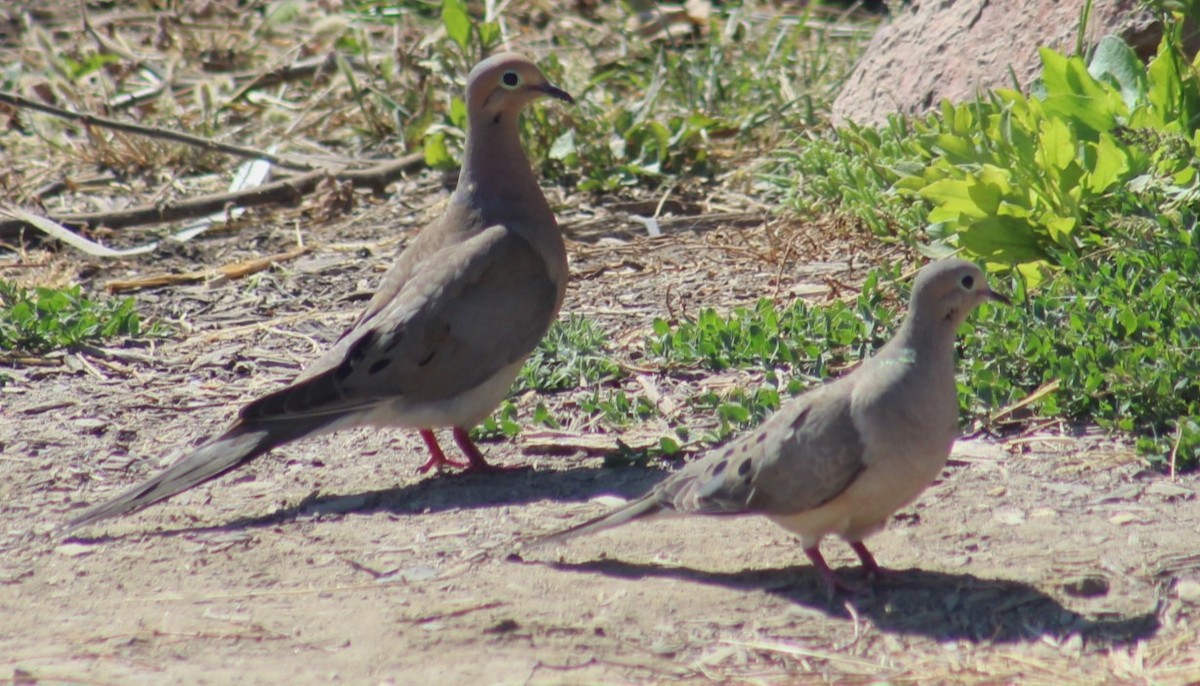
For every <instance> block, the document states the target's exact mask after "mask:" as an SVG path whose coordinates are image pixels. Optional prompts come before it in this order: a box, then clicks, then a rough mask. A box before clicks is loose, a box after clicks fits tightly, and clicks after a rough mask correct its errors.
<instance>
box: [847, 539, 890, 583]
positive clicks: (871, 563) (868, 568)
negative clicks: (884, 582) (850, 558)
mask: <svg viewBox="0 0 1200 686" xmlns="http://www.w3.org/2000/svg"><path fill="white" fill-rule="evenodd" d="M850 547H851V548H852V549H854V552H855V553H856V554H858V559H859V560H862V567H863V571H864V572H866V573H867V578H868V579H872V580H874V579H883V578H888V577H892V578H895V575H896V572H894V571H891V570H887V569H884V568H883V567H880V566H879V563H878V562H876V561H875V556H874V555H872V554H871V551H869V550H867V546H866V545H865V544H864V543H863V542H862V541H855V542H854V543H851V544H850Z"/></svg>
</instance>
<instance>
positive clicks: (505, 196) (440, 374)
mask: <svg viewBox="0 0 1200 686" xmlns="http://www.w3.org/2000/svg"><path fill="white" fill-rule="evenodd" d="M544 96H550V97H552V98H557V99H559V100H564V101H566V102H569V103H570V102H574V101H573V100H572V99H571V96H570V95H569V94H567V92H566V91H564V90H562V89H560V88H558V87H557V86H554V85H553V84H551V83H550V82H549V81H547V80H546V77H545V76H544V75H542V72H541V71H540V70H538V68H537V66H535V65H534V64H533V63H532V62H530V61H529V60H528V59H526V58H525V57H523V56H521V55H518V54H514V53H501V54H498V55H494V56H492V57H489V58H488V59H485V60H483V61H482V62H480V63H479V64H478V65H476V66H475V68H474V69H472V70H471V73H470V75H469V76H468V77H467V118H468V127H467V140H466V148H465V150H464V159H463V165H462V170H461V172H460V173H459V180H458V186H457V188H456V189H455V191H454V193H453V194H452V195H451V197H450V200H449V204H448V206H447V208H446V210H445V211H444V213H443V214H442V215H441V216H440V217H438V218H437V219H436V220H435V221H434V222H433V223H431V224H429V225H428V226H426V227H425V228H424V229H423V230H422V231H421V232H420V233H419V234H418V235H417V237H416V238H415V239H414V240H413V242H412V244H411V245H410V246H409V247H408V248H407V249H406V250H405V251H404V252H403V253H402V254H401V255H400V257H399V260H398V261H397V262H396V264H394V265H393V266H392V268H391V270H390V271H389V272H388V273H387V274H386V275H385V276H384V278H383V282H382V283H381V284H380V287H379V290H378V291H377V292H376V293H375V297H374V298H373V299H372V300H371V302H370V304H368V305H367V308H366V310H365V311H364V312H363V313H362V315H361V316H359V318H358V320H357V321H356V322H355V323H354V324H353V325H351V326H350V328H349V329H347V330H346V332H345V333H343V334H342V336H341V338H339V339H338V341H337V343H335V344H334V346H333V347H332V348H331V349H330V350H329V351H327V352H326V353H325V354H324V355H323V356H321V357H320V358H319V359H318V360H317V361H316V362H314V363H313V364H312V366H310V367H309V368H308V369H307V370H305V372H304V373H302V374H301V375H300V376H299V377H298V378H297V379H296V380H295V381H293V382H292V383H291V384H289V385H288V386H287V387H285V388H282V389H280V390H278V391H275V392H274V393H271V394H269V395H267V396H265V397H262V398H259V399H258V400H255V401H254V402H251V403H250V404H248V405H246V406H245V407H243V408H242V411H241V413H240V415H239V418H238V420H237V421H236V422H235V423H234V424H233V426H232V427H230V428H229V429H228V430H227V431H226V432H225V433H224V434H222V435H220V436H218V437H217V438H215V439H213V440H211V441H209V442H208V443H206V444H205V445H203V446H201V447H200V448H198V449H197V450H195V451H194V452H192V453H190V454H189V455H187V456H186V457H184V458H183V459H181V460H179V461H178V462H175V463H174V464H172V465H171V466H170V467H168V468H167V469H166V470H164V471H163V472H161V473H160V474H158V475H157V476H154V477H153V478H151V479H149V480H148V481H146V482H144V483H142V484H140V485H138V486H136V487H134V488H132V489H130V490H128V491H126V492H124V493H122V494H121V495H118V496H117V497H116V498H114V499H112V500H110V501H108V502H106V503H103V504H101V505H99V506H97V507H95V508H92V509H91V510H88V511H87V512H84V513H83V514H81V515H79V516H78V517H75V518H74V519H72V520H71V521H70V522H68V523H67V525H66V530H68V531H69V530H71V529H74V528H76V527H80V526H84V525H86V524H92V523H94V522H97V521H99V520H102V519H106V518H109V517H114V516H117V515H121V514H125V513H128V512H133V511H135V510H139V509H141V508H144V507H146V506H148V505H151V504H153V503H156V502H158V501H160V500H163V499H165V498H169V497H171V496H173V495H175V494H177V493H180V492H182V491H184V490H186V489H189V488H191V487H193V486H196V485H197V484H200V483H203V482H205V481H208V480H209V479H213V478H216V477H217V476H220V475H221V474H224V473H225V472H228V471H230V470H232V469H235V468H237V467H240V466H242V465H244V464H246V463H247V462H249V461H251V460H253V459H254V458H256V457H258V456H259V455H262V454H263V453H266V452H267V451H268V450H270V449H272V448H274V447H276V446H278V445H281V444H283V443H287V442H289V441H294V440H296V439H299V438H303V437H305V436H311V435H314V434H318V433H324V432H328V431H336V430H340V429H349V428H354V427H360V426H377V427H381V426H396V427H404V428H411V429H418V430H419V431H420V434H421V438H422V439H424V441H425V444H426V446H427V447H428V449H429V452H430V454H431V457H430V459H429V461H428V462H426V463H425V464H424V466H422V467H421V471H426V470H428V469H430V468H433V467H439V468H440V467H442V466H443V465H454V466H460V467H466V468H467V469H468V470H480V469H487V468H489V467H490V465H488V464H487V462H485V461H484V459H483V454H482V453H480V451H479V449H478V448H477V447H476V446H475V444H474V443H473V442H472V441H471V439H470V437H469V435H468V434H467V430H468V429H469V428H471V427H472V426H474V425H476V424H478V423H479V422H480V421H482V420H483V419H484V418H485V417H487V415H488V414H490V413H491V412H492V410H494V409H495V408H496V406H497V405H499V404H500V401H501V400H503V399H504V396H505V394H506V393H507V392H508V390H509V388H510V387H511V386H512V383H513V381H514V380H515V379H516V376H517V373H518V372H519V371H520V369H521V365H522V364H523V362H524V361H525V358H526V357H528V356H529V354H530V353H531V352H533V350H534V348H535V347H537V344H538V341H540V340H541V339H542V336H543V335H545V333H546V331H547V329H548V328H549V327H550V324H551V323H552V322H553V321H554V318H555V317H556V316H558V311H559V308H561V307H562V302H563V297H564V295H565V293H566V286H567V255H566V246H565V245H564V243H563V239H562V234H561V233H560V232H559V230H558V223H557V222H556V221H555V219H554V214H553V212H551V210H550V206H549V204H547V202H546V198H545V197H544V196H543V195H542V191H541V189H540V188H539V187H538V184H537V179H536V177H535V176H534V174H533V170H532V169H530V167H529V161H528V159H527V158H526V157H525V152H524V150H522V148H521V140H520V136H519V134H518V127H517V119H518V116H519V115H520V113H521V110H522V109H523V108H524V107H525V106H526V105H527V104H529V103H530V102H532V101H534V100H537V99H538V98H541V97H544ZM434 427H450V428H451V429H452V433H453V436H454V441H455V443H457V444H458V446H459V448H461V449H462V451H463V452H464V453H465V454H466V456H467V459H468V462H467V463H466V464H459V463H457V462H451V461H450V460H449V459H447V458H446V456H445V454H444V453H443V452H442V449H441V447H440V446H439V445H438V441H437V438H436V437H435V436H434V433H433V431H432V429H433V428H434Z"/></svg>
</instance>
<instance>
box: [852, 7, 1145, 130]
mask: <svg viewBox="0 0 1200 686" xmlns="http://www.w3.org/2000/svg"><path fill="white" fill-rule="evenodd" d="M1084 3H1085V0H1063V1H1061V2H1047V1H1046V0H941V1H940V2H934V1H930V0H925V1H923V2H922V1H918V2H913V3H911V4H909V3H905V4H903V5H893V6H892V7H891V10H892V19H891V21H890V22H889V23H887V24H885V25H884V26H882V27H881V28H880V29H879V31H878V32H877V33H876V34H875V37H874V38H873V39H872V40H871V44H870V45H869V46H868V47H867V51H866V54H865V55H864V56H863V59H862V61H861V62H860V63H859V64H858V67H857V68H856V69H855V71H854V73H853V74H852V75H851V76H850V78H849V80H847V82H846V85H845V87H844V88H843V89H842V92H841V93H840V94H839V95H838V98H837V101H836V102H834V105H833V118H834V122H835V123H837V124H839V125H841V124H845V123H846V122H848V121H855V122H858V123H860V124H881V123H883V122H885V121H886V120H887V116H888V115H889V114H891V113H894V112H900V113H904V114H922V113H924V112H927V111H929V110H930V109H932V108H934V107H936V106H937V104H938V103H939V102H941V101H942V100H943V99H945V98H949V99H950V100H951V101H953V102H961V101H963V100H967V99H970V98H973V97H975V95H976V94H977V93H978V92H981V91H984V90H987V89H990V88H998V87H1002V88H1009V87H1012V85H1013V76H1015V77H1016V79H1017V82H1018V83H1019V84H1020V85H1021V87H1022V88H1025V87H1026V86H1028V84H1029V83H1030V82H1032V81H1033V80H1034V78H1035V77H1036V76H1037V75H1038V74H1039V73H1040V72H1041V60H1040V58H1039V57H1038V47H1039V46H1047V47H1050V48H1053V49H1055V50H1059V51H1064V52H1068V53H1072V52H1074V51H1075V40H1076V35H1077V32H1078V26H1079V16H1080V11H1081V9H1082V7H1083V5H1084ZM1140 5H1141V3H1139V2H1137V0H1115V1H1112V0H1096V2H1094V4H1093V6H1092V13H1091V18H1090V19H1089V20H1088V30H1087V34H1086V37H1087V42H1088V45H1089V46H1091V45H1095V44H1096V43H1097V42H1098V41H1099V40H1100V39H1101V38H1103V37H1104V36H1106V35H1108V34H1116V35H1119V36H1121V37H1122V38H1124V39H1125V41H1126V42H1128V43H1129V44H1130V45H1132V46H1134V49H1135V50H1137V51H1138V53H1139V54H1141V55H1142V56H1143V58H1144V57H1145V56H1147V55H1149V54H1153V51H1154V48H1155V46H1156V45H1157V43H1158V39H1159V36H1160V33H1159V30H1158V28H1157V22H1156V21H1155V19H1154V16H1153V14H1152V13H1151V12H1149V11H1147V10H1145V9H1142V8H1141V7H1140ZM1010 69H1011V73H1010Z"/></svg>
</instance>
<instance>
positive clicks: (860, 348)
mask: <svg viewBox="0 0 1200 686" xmlns="http://www.w3.org/2000/svg"><path fill="white" fill-rule="evenodd" d="M877 279H878V274H876V275H874V276H873V277H872V278H871V279H870V281H869V283H868V284H867V288H865V289H864V294H863V295H862V296H860V297H859V299H858V301H857V302H856V303H855V304H853V305H848V304H845V303H841V302H837V303H833V304H831V305H828V306H825V307H809V306H808V305H806V304H805V303H804V301H802V300H797V301H796V302H795V303H794V304H792V305H791V306H790V307H788V308H786V309H784V310H779V309H778V308H777V307H776V305H775V303H773V302H772V301H770V300H767V299H763V300H760V301H759V302H758V304H757V305H755V307H754V308H753V309H746V308H737V309H735V310H734V311H733V312H732V313H731V314H730V315H729V316H728V317H725V316H722V315H720V314H718V313H717V312H716V311H714V310H711V309H705V310H703V311H701V312H700V315H699V317H697V319H696V320H695V321H690V322H683V323H681V324H679V325H677V326H675V327H672V326H670V325H669V324H668V323H667V322H666V321H664V320H662V319H656V320H655V321H654V325H653V327H654V335H653V337H651V338H650V339H649V340H648V341H647V342H646V348H647V353H648V354H649V357H650V359H652V360H654V359H656V358H657V360H659V361H661V362H662V363H663V364H665V365H674V366H694V365H697V364H699V365H701V366H703V367H705V368H708V369H711V370H722V369H728V368H730V367H734V368H739V369H744V368H750V367H757V368H760V369H764V370H767V371H772V370H775V369H780V368H787V369H794V370H796V373H798V374H804V375H805V376H808V377H816V378H820V377H824V376H825V375H826V374H827V373H828V369H829V368H830V367H831V366H832V367H835V368H836V367H839V366H841V365H842V364H844V363H845V362H846V361H847V360H848V355H849V351H850V350H851V349H852V350H853V351H854V356H855V357H861V356H862V355H863V354H864V353H865V352H868V351H869V350H871V349H874V348H875V347H877V346H879V345H881V344H882V343H883V342H884V341H886V339H887V337H888V332H889V330H890V328H891V324H892V319H893V314H892V313H891V311H890V309H889V308H887V307H885V306H884V305H883V304H882V302H881V300H882V293H881V292H880V291H879V290H877V289H876V288H875V286H876V283H877Z"/></svg>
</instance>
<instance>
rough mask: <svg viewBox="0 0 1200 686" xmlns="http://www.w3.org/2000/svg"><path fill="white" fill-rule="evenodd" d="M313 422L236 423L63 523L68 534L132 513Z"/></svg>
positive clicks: (304, 431) (307, 430) (305, 431)
mask: <svg viewBox="0 0 1200 686" xmlns="http://www.w3.org/2000/svg"><path fill="white" fill-rule="evenodd" d="M319 429H320V427H318V426H314V424H313V423H312V421H311V420H310V421H295V420H293V421H276V422H260V423H251V424H244V423H239V424H235V425H234V426H233V427H232V428H230V429H229V430H228V431H226V432H225V433H224V434H222V435H221V436H219V437H217V438H215V439H213V440H211V441H209V442H208V443H206V444H204V445H202V446H200V447H199V448H197V449H196V450H194V451H192V452H191V453H190V454H188V455H187V456H186V457H184V458H182V459H180V460H178V461H177V462H175V463H174V464H172V465H171V466H169V467H167V468H166V469H164V470H163V471H162V472H160V473H158V474H156V475H155V476H153V477H151V478H150V479H147V480H146V481H143V482H142V483H140V484H138V485H137V486H134V487H133V488H130V489H129V490H127V491H125V492H124V493H121V494H120V495H118V496H117V497H115V498H113V499H111V500H109V501H107V502H104V503H102V504H100V505H97V506H96V507H93V508H92V509H90V510H88V511H87V512H84V513H83V514H81V515H79V516H78V517H75V518H74V519H71V520H70V521H68V522H67V523H66V524H65V525H63V527H62V530H61V532H62V533H68V532H70V531H73V530H75V529H78V528H80V527H83V526H87V525H89V524H95V523H96V522H99V521H101V520H104V519H108V518H110V517H116V516H118V515H123V514H128V513H130V512H135V511H137V510H141V509H142V508H145V507H148V506H150V505H153V504H154V503H157V502H159V501H160V500H166V499H167V498H170V497H171V496H173V495H177V494H179V493H182V492H183V491H186V490H188V489H189V488H191V487H193V486H198V485H199V484H202V483H204V482H205V481H208V480H210V479H215V478H217V477H218V476H221V475H222V474H224V473H226V472H228V471H232V470H234V469H237V468H238V467H240V466H242V465H244V464H246V463H248V462H250V461H251V460H253V459H254V458H256V457H258V456H259V455H262V454H263V453H266V452H267V451H269V450H271V449H272V448H274V447H276V446H279V445H282V444H284V443H287V442H289V441H292V440H295V439H297V438H300V437H301V436H306V435H309V434H312V433H316V432H317V431H319Z"/></svg>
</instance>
